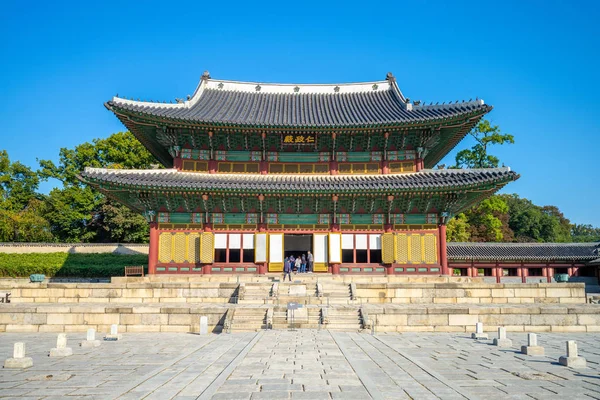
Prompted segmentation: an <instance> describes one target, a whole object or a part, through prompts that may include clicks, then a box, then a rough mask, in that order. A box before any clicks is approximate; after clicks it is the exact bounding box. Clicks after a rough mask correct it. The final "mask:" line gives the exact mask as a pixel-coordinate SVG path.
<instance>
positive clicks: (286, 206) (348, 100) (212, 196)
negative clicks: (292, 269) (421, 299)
mask: <svg viewBox="0 0 600 400" xmlns="http://www.w3.org/2000/svg"><path fill="white" fill-rule="evenodd" d="M106 107H107V108H108V109H109V110H110V111H112V112H113V113H114V114H115V115H116V116H117V117H118V118H119V119H120V120H121V121H122V122H123V124H124V125H125V126H126V127H127V128H128V129H129V130H130V131H131V132H132V133H133V134H134V135H135V136H136V137H137V138H138V139H139V141H140V142H141V143H142V144H144V146H145V147H146V148H148V150H149V151H150V152H151V153H152V154H153V155H154V156H155V157H156V158H157V159H158V160H159V161H160V163H162V164H163V166H164V167H165V168H164V169H152V170H112V169H97V168H87V169H86V170H85V171H83V172H82V173H81V179H82V180H83V181H85V182H87V183H89V184H91V185H93V186H95V187H97V188H98V189H99V190H100V191H102V192H103V193H105V194H106V195H108V196H110V197H112V198H115V199H116V200H118V201H120V202H122V203H123V204H126V205H127V206H128V207H130V208H131V209H133V210H136V211H138V212H140V213H142V214H143V215H144V216H145V217H146V218H147V220H148V221H149V223H150V255H149V272H150V273H152V274H160V273H168V274H174V273H185V274H187V273H204V274H210V273H267V272H278V271H281V270H282V269H283V263H284V259H285V257H288V256H291V255H294V256H301V255H302V254H305V255H306V256H307V257H308V252H309V251H310V252H311V254H312V258H313V264H314V265H313V272H315V273H317V272H331V273H363V274H448V262H447V256H446V242H445V240H444V238H445V231H446V228H445V224H446V222H447V221H448V219H449V218H451V217H452V216H454V215H455V214H457V213H459V212H461V211H463V210H466V209H468V208H469V207H471V206H473V205H474V204H476V203H478V202H479V201H481V200H482V199H484V198H486V197H488V196H490V195H491V194H493V193H494V192H496V191H497V190H499V189H500V188H501V187H502V186H504V185H505V184H507V183H508V182H511V181H513V180H515V179H517V178H518V175H517V174H516V173H515V172H512V171H511V170H510V169H509V168H495V169H477V170H473V169H472V170H464V169H460V170H459V169H457V170H447V169H432V168H433V167H434V166H435V165H436V164H437V163H438V162H439V161H440V160H441V159H442V157H444V156H445V155H446V154H447V153H448V152H449V151H450V150H451V149H452V148H454V147H455V146H456V145H457V143H459V142H460V141H461V140H462V139H463V138H464V136H465V135H466V134H467V133H468V132H469V130H470V129H471V128H473V126H475V125H476V124H477V123H478V122H479V120H480V119H481V118H482V117H483V116H484V115H485V114H486V113H488V112H489V111H490V110H491V109H492V107H491V106H489V105H486V104H485V103H484V102H483V100H475V101H468V102H460V103H459V102H457V103H451V104H435V105H434V104H429V105H425V104H422V103H420V102H418V101H413V102H411V101H410V100H409V99H408V98H406V97H405V96H404V95H403V94H402V92H401V91H400V89H399V88H398V85H397V84H396V79H395V78H394V76H393V75H392V74H388V75H387V77H386V79H385V80H383V81H378V82H364V83H350V84H331V85H323V84H319V85H315V84H265V83H255V82H237V81H226V80H218V79H212V78H211V77H210V75H209V74H208V73H207V72H205V73H204V74H203V75H202V78H201V81H200V84H199V85H198V87H197V88H196V91H195V92H194V94H193V95H192V96H188V98H187V100H179V99H178V100H177V101H176V102H175V103H154V102H145V101H134V100H128V99H125V98H119V97H114V98H113V99H112V100H110V101H108V102H107V103H106Z"/></svg>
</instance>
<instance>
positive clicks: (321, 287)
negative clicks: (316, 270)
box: [317, 282, 323, 297]
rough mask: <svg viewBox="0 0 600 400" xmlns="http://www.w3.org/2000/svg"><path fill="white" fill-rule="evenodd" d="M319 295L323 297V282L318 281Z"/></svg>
mask: <svg viewBox="0 0 600 400" xmlns="http://www.w3.org/2000/svg"><path fill="white" fill-rule="evenodd" d="M317 297H323V284H322V283H318V282H317Z"/></svg>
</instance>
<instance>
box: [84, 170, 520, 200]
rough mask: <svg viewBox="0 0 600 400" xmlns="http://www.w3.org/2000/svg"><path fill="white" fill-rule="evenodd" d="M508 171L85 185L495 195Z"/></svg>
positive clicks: (148, 179) (134, 174)
mask: <svg viewBox="0 0 600 400" xmlns="http://www.w3.org/2000/svg"><path fill="white" fill-rule="evenodd" d="M518 177H519V175H518V174H516V173H515V172H513V171H511V170H510V168H490V169H468V170H466V169H448V170H422V171H420V172H416V173H409V174H386V175H285V174H281V175H279V174H267V175H259V174H246V175H244V174H207V173H197V172H180V171H177V170H176V169H154V170H122V169H104V168H89V167H88V168H86V169H85V171H84V172H83V173H82V174H81V179H82V180H84V181H85V182H88V183H100V184H102V183H106V184H111V185H118V186H129V187H132V188H144V189H159V190H160V189H171V190H198V191H231V192H234V191H235V192H254V193H265V194H266V193H287V192H298V191H304V192H305V193H321V192H325V193H352V192H371V193H394V192H413V191H414V192H419V191H433V192H435V191H447V190H449V189H454V190H469V189H475V188H480V187H481V186H482V185H495V186H496V189H497V188H499V187H501V186H503V185H504V184H506V183H508V182H510V181H513V180H516V179H517V178H518Z"/></svg>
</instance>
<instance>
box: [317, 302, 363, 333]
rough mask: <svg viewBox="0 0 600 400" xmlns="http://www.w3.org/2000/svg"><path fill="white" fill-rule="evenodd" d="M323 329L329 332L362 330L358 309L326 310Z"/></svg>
mask: <svg viewBox="0 0 600 400" xmlns="http://www.w3.org/2000/svg"><path fill="white" fill-rule="evenodd" d="M323 311H325V314H326V316H325V318H324V319H325V324H324V325H323V328H325V329H329V330H330V331H345V332H358V331H360V330H361V329H362V321H361V315H360V309H358V308H343V307H340V308H327V309H326V310H325V309H324V310H323Z"/></svg>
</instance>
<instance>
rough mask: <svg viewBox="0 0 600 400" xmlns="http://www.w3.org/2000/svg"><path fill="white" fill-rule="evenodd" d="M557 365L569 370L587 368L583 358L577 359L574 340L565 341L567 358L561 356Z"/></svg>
mask: <svg viewBox="0 0 600 400" xmlns="http://www.w3.org/2000/svg"><path fill="white" fill-rule="evenodd" d="M558 363H559V364H560V365H564V366H565V367H570V368H585V367H586V366H587V362H586V361H585V358H583V357H579V354H578V352H577V342H576V341H574V340H567V356H566V357H565V356H561V357H560V358H559V359H558Z"/></svg>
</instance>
